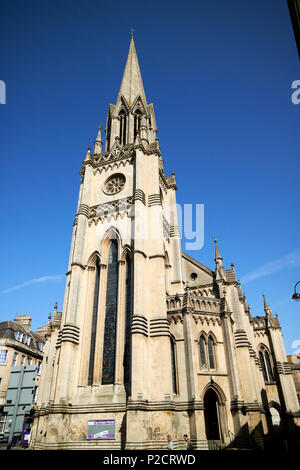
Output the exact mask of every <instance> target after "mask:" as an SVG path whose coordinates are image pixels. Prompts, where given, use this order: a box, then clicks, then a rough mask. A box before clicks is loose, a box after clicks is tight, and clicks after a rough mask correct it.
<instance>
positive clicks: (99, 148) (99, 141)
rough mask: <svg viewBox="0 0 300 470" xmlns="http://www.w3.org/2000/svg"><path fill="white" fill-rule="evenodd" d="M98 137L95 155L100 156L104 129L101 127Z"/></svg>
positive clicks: (95, 144) (95, 143)
mask: <svg viewBox="0 0 300 470" xmlns="http://www.w3.org/2000/svg"><path fill="white" fill-rule="evenodd" d="M98 129H99V130H98V135H97V137H96V140H95V142H94V153H95V154H99V153H102V139H101V129H102V127H101V126H99V128H98Z"/></svg>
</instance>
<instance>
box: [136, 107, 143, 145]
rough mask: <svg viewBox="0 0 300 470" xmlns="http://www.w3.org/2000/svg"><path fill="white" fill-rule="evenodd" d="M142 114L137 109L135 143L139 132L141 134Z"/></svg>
mask: <svg viewBox="0 0 300 470" xmlns="http://www.w3.org/2000/svg"><path fill="white" fill-rule="evenodd" d="M141 119H142V113H141V111H140V110H139V109H137V110H136V111H135V113H134V142H135V139H136V136H137V134H138V132H140V127H141Z"/></svg>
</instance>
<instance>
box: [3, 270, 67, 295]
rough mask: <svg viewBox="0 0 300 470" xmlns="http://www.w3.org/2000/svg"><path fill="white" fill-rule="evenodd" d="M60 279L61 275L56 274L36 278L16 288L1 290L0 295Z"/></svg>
mask: <svg viewBox="0 0 300 470" xmlns="http://www.w3.org/2000/svg"><path fill="white" fill-rule="evenodd" d="M62 278H63V275H62V274H56V275H54V276H43V277H38V278H36V279H30V280H29V281H24V282H22V283H21V284H17V285H16V286H13V287H9V288H8V289H3V290H1V291H0V294H7V293H8V292H11V291H13V290H17V289H22V288H23V287H27V286H30V285H31V284H39V283H42V282H48V281H61V280H62Z"/></svg>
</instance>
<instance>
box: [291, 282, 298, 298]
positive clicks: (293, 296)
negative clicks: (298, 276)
mask: <svg viewBox="0 0 300 470" xmlns="http://www.w3.org/2000/svg"><path fill="white" fill-rule="evenodd" d="M298 284H300V281H298V282H296V284H295V287H294V293H293V295H292V299H293V300H300V294H299V292H296V286H297V285H298Z"/></svg>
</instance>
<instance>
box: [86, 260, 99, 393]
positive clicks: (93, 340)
mask: <svg viewBox="0 0 300 470" xmlns="http://www.w3.org/2000/svg"><path fill="white" fill-rule="evenodd" d="M99 282H100V266H99V261H98V260H97V262H96V273H95V289H94V303H93V313H92V331H91V346H90V361H89V373H88V385H92V383H93V376H94V360H95V345H96V330H97V314H98V299H99Z"/></svg>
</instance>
